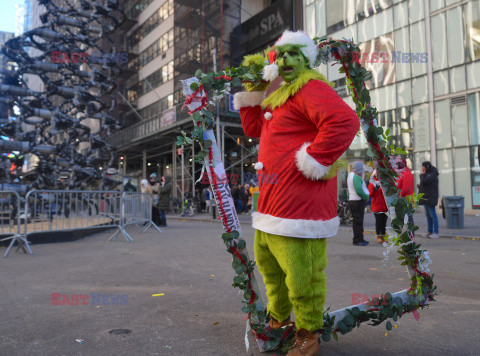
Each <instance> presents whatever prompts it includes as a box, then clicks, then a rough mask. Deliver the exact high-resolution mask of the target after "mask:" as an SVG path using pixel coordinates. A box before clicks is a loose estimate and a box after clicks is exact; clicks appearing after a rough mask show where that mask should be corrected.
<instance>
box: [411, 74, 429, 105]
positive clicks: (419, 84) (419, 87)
mask: <svg viewBox="0 0 480 356" xmlns="http://www.w3.org/2000/svg"><path fill="white" fill-rule="evenodd" d="M412 100H413V103H414V104H418V103H424V102H426V101H427V100H428V90H427V76H426V75H425V76H423V77H420V78H414V79H413V81H412Z"/></svg>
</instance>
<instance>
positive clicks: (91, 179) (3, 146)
mask: <svg viewBox="0 0 480 356" xmlns="http://www.w3.org/2000/svg"><path fill="white" fill-rule="evenodd" d="M39 3H40V4H41V5H44V6H45V8H46V12H45V13H44V14H43V15H41V16H40V20H41V21H42V23H43V26H41V27H39V28H35V29H33V30H30V31H27V32H25V33H24V34H22V35H21V36H19V37H16V38H13V39H11V40H9V41H8V42H6V43H5V46H4V48H3V49H2V53H3V54H4V55H5V56H6V57H7V58H8V59H9V61H11V62H14V63H15V64H16V65H15V68H14V69H13V70H10V71H4V72H2V73H0V75H1V76H2V77H3V80H2V84H0V96H1V97H3V98H0V99H2V100H3V101H6V102H7V103H8V105H9V108H10V111H11V112H14V111H17V112H18V115H16V119H15V120H13V121H10V122H8V123H7V124H5V125H3V127H1V128H0V134H1V135H4V136H7V137H9V138H11V139H14V140H17V141H13V142H11V141H3V142H1V141H0V152H11V151H12V150H15V151H21V152H23V153H30V154H33V155H35V156H36V157H38V159H36V160H35V161H36V162H37V163H36V164H35V166H34V167H33V169H32V170H30V171H29V172H28V173H27V174H25V175H24V177H23V178H24V182H23V183H24V184H25V183H27V185H28V187H29V188H36V189H43V188H50V189H52V188H54V189H55V188H68V189H84V188H86V187H90V186H97V187H98V185H101V187H100V188H101V189H111V188H113V187H114V186H115V185H117V184H118V183H117V182H116V181H115V180H113V179H111V178H109V177H108V175H107V168H108V167H110V166H111V165H112V164H113V161H114V153H113V148H112V147H111V146H110V145H108V143H106V142H105V141H104V140H103V139H104V138H105V137H106V136H108V135H110V134H111V133H112V132H113V131H115V130H116V129H118V128H119V126H118V125H117V121H116V119H115V118H114V117H112V113H113V110H114V108H115V104H116V102H115V97H114V94H115V89H116V84H115V81H114V79H115V77H116V76H117V75H118V74H119V73H120V72H121V69H120V68H119V66H118V63H115V62H116V61H115V58H119V53H118V51H117V46H116V45H115V43H114V41H113V40H112V38H113V34H114V32H115V31H116V30H117V29H118V28H119V26H120V25H121V23H122V22H123V21H124V20H125V14H124V12H123V11H122V10H121V9H120V8H119V1H118V0H107V1H102V5H101V4H100V1H95V0H80V1H73V0H62V1H55V0H39ZM60 3H61V5H60ZM103 4H104V5H103ZM106 50H109V51H110V52H109V54H108V56H103V57H100V58H101V60H98V58H97V60H95V61H93V60H92V59H93V58H92V53H95V52H97V53H98V52H100V53H104V52H105V51H106ZM33 76H36V77H38V78H39V79H40V81H41V84H42V85H41V86H42V87H43V90H32V89H30V87H29V86H28V83H27V80H26V78H28V77H31V78H33ZM4 171H5V169H4ZM61 174H62V176H69V178H68V179H66V182H65V183H64V184H63V185H62V183H60V181H59V180H60V176H61ZM5 175H6V176H8V175H9V172H4V177H3V179H2V178H0V179H1V180H2V181H3V182H8V180H7V179H6V177H5Z"/></svg>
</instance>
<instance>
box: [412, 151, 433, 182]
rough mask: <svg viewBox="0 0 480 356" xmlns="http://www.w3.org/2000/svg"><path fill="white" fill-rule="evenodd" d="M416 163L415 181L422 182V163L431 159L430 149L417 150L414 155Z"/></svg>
mask: <svg viewBox="0 0 480 356" xmlns="http://www.w3.org/2000/svg"><path fill="white" fill-rule="evenodd" d="M413 158H414V162H415V163H414V165H413V170H412V173H414V177H415V182H416V184H419V183H420V177H419V176H420V174H419V173H420V172H421V170H422V163H423V162H425V161H430V160H431V159H430V151H424V152H415V154H414V156H413Z"/></svg>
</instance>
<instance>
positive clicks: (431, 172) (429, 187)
mask: <svg viewBox="0 0 480 356" xmlns="http://www.w3.org/2000/svg"><path fill="white" fill-rule="evenodd" d="M418 193H419V194H420V193H423V197H422V199H420V202H419V204H420V205H432V206H435V205H437V204H438V170H437V169H436V168H435V167H434V166H431V167H430V168H429V169H427V171H426V172H425V173H422V174H420V185H419V186H418Z"/></svg>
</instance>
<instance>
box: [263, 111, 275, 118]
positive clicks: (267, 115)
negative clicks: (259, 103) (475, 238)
mask: <svg viewBox="0 0 480 356" xmlns="http://www.w3.org/2000/svg"><path fill="white" fill-rule="evenodd" d="M263 117H264V118H265V120H271V119H272V117H273V115H272V113H271V112H268V111H267V112H266V113H265V114H263Z"/></svg>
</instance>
